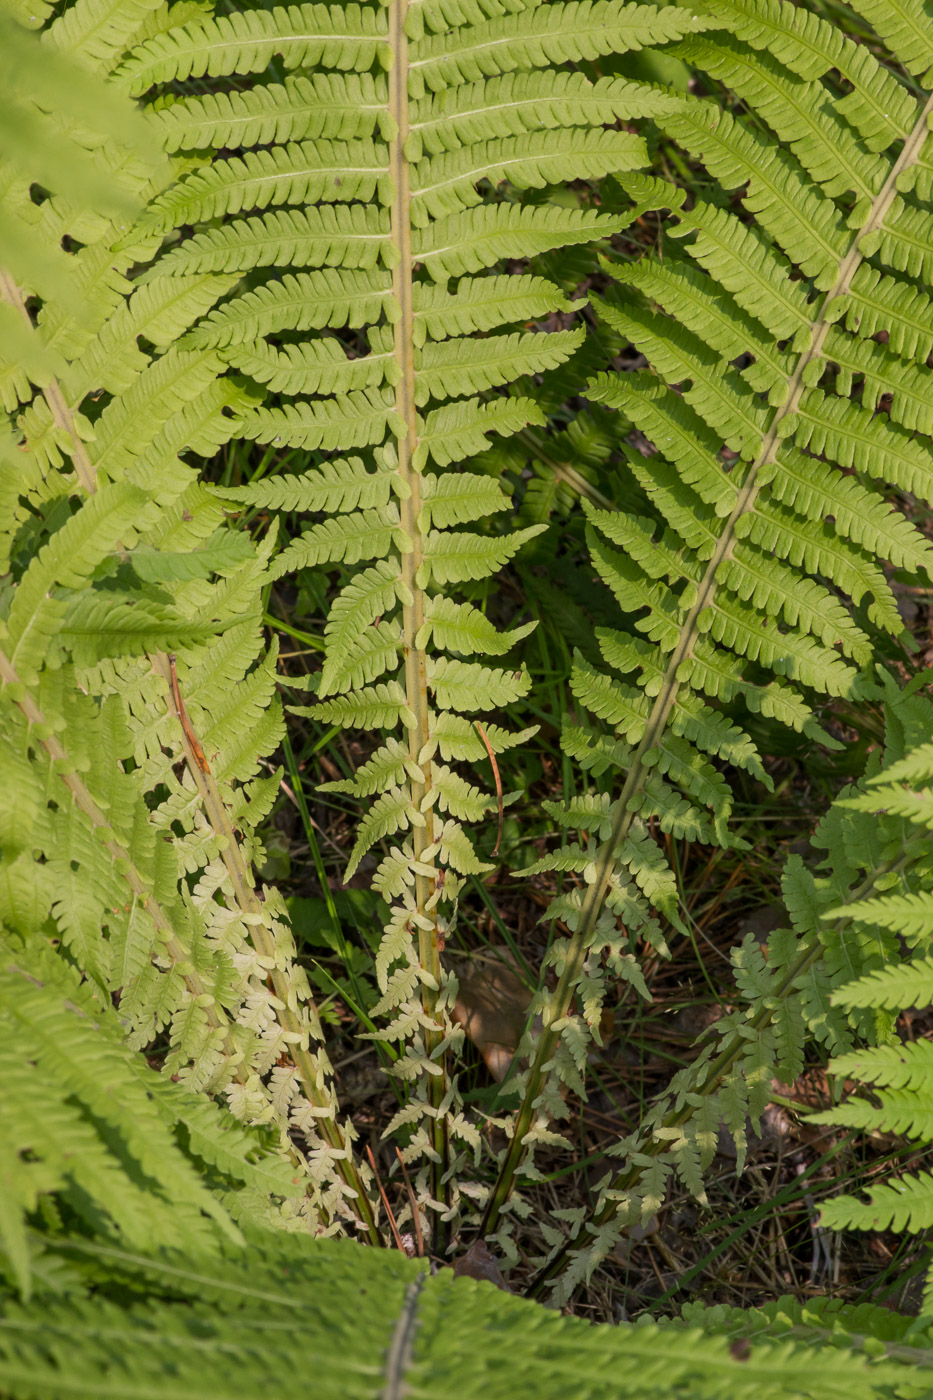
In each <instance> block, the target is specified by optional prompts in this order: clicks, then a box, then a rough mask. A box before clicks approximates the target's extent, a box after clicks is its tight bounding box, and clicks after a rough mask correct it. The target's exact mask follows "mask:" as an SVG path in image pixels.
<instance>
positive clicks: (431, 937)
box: [389, 0, 450, 1254]
mask: <svg viewBox="0 0 933 1400" xmlns="http://www.w3.org/2000/svg"><path fill="white" fill-rule="evenodd" d="M407 17H408V0H392V3H391V5H390V8H389V45H390V48H391V50H392V56H393V61H392V66H391V68H390V70H389V111H390V112H391V114H392V117H393V119H394V121H395V124H396V127H397V131H396V135H395V139H394V140H393V141H392V142H391V143H390V147H389V152H390V154H389V162H390V164H389V169H390V173H391V175H392V180H393V182H394V185H395V194H394V199H393V202H392V242H393V244H394V245H395V250H396V253H397V257H398V260H397V263H396V266H395V268H394V270H393V274H392V291H393V293H394V295H395V300H396V302H397V304H398V310H399V312H400V315H399V316H398V319H397V321H396V323H395V331H394V333H395V341H394V348H395V358H396V361H397V363H398V366H399V368H400V369H401V371H402V373H401V378H400V380H399V383H398V385H397V386H396V390H395V409H396V413H397V414H398V416H399V418H400V419H401V421H402V423H403V424H404V435H403V436H402V437H401V438H400V439H399V443H398V455H399V464H398V471H399V476H400V477H401V479H402V481H403V483H404V485H405V487H406V488H407V493H406V499H404V500H402V501H401V502H400V520H401V527H402V530H403V531H404V533H405V535H406V536H407V538H408V542H409V544H410V549H409V550H408V552H407V553H405V554H403V555H402V560H401V572H402V582H403V584H404V585H405V589H406V590H407V593H406V595H405V596H406V598H408V599H409V600H410V601H406V602H403V605H402V634H403V639H404V655H405V700H406V703H407V705H408V708H409V709H410V710H411V712H412V714H413V715H414V716H415V724H414V727H413V728H411V729H409V731H408V752H409V756H410V757H411V759H412V761H413V762H414V763H415V764H416V765H417V767H418V768H419V769H420V770H421V773H422V775H423V780H422V781H421V782H416V781H414V780H412V779H410V780H409V781H410V782H411V801H412V806H413V807H414V808H415V809H416V810H417V811H421V812H423V814H424V823H425V824H424V826H416V827H414V829H413V836H412V843H413V851H414V857H415V860H416V861H417V862H420V863H422V864H424V856H423V853H424V852H425V851H426V850H428V849H429V848H430V847H431V846H433V845H434V842H435V827H434V809H433V806H431V805H428V803H427V799H428V797H429V794H430V792H431V787H432V782H431V761H430V757H429V754H430V749H429V747H428V746H429V744H430V741H431V710H430V705H429V701H428V683H427V656H426V654H425V651H424V648H423V647H420V646H418V644H417V638H418V633H419V631H420V630H421V628H422V627H423V625H424V593H423V591H422V589H421V587H420V586H419V584H418V582H417V574H418V570H419V569H420V567H421V564H422V561H423V558H424V537H423V534H422V529H421V473H420V471H419V470H418V468H417V467H416V466H415V464H414V457H415V452H416V449H417V446H418V414H417V409H416V405H415V363H414V305H413V300H414V298H413V290H412V286H413V278H412V272H413V268H412V252H411V179H410V168H409V162H408V157H407V155H406V150H405V148H406V144H407V142H408V138H409V119H408V36H407V35H406V33H405V22H406V19H407ZM432 863H433V862H432ZM437 895H438V877H437V876H429V875H421V874H418V875H416V876H415V901H416V908H417V912H418V915H419V919H418V959H419V962H420V965H421V968H422V970H423V972H424V973H425V974H426V977H425V979H424V980H423V981H422V984H421V1005H422V1008H423V1010H424V1014H425V1016H426V1017H427V1019H428V1020H429V1021H430V1022H431V1023H432V1026H433V1027H435V1029H429V1030H428V1029H426V1030H425V1032H424V1040H425V1050H426V1051H427V1055H428V1058H429V1060H430V1061H431V1062H432V1063H433V1064H434V1065H436V1072H435V1073H432V1074H430V1075H429V1084H428V1098H429V1103H430V1107H431V1112H432V1124H431V1134H430V1136H431V1148H432V1161H431V1195H432V1197H433V1199H434V1200H435V1201H436V1202H438V1204H439V1205H440V1206H441V1207H442V1208H443V1209H445V1210H446V1209H447V1208H448V1207H449V1204H450V1186H449V1181H448V1179H447V1178H448V1166H449V1159H450V1143H449V1139H448V1132H447V1125H446V1121H445V1119H444V1116H443V1113H442V1105H443V1103H444V1099H445V1098H446V1096H447V1091H448V1087H449V1086H448V1071H447V1056H446V1052H445V1049H444V1042H445V1040H446V1032H445V1029H444V1025H443V1024H442V1023H441V1022H439V1021H438V1015H439V1014H440V1010H439V1006H438V1000H439V995H440V989H441V975H442V974H441V959H440V931H439V929H438V922H437V912H436V904H437ZM423 925H426V926H423ZM446 1233H447V1231H446V1227H445V1225H444V1224H443V1222H441V1221H438V1222H437V1224H436V1227H435V1231H434V1248H435V1252H436V1253H439V1254H443V1252H444V1250H445V1247H446V1238H445V1236H446Z"/></svg>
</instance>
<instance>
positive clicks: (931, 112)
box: [481, 97, 933, 1234]
mask: <svg viewBox="0 0 933 1400" xmlns="http://www.w3.org/2000/svg"><path fill="white" fill-rule="evenodd" d="M931 116H933V97H931V98H930V99H929V100H928V101H927V103H926V105H925V106H924V107H923V109H922V111H921V112H920V115H919V117H918V119H917V122H916V125H915V126H914V129H913V131H912V132H911V134H910V136H909V137H908V138H907V140H906V141H905V142H904V146H903V148H902V150H901V153H900V155H899V156H898V158H897V160H896V161H895V162H894V164H893V165H892V167H891V170H890V172H889V174H888V177H887V179H886V180H885V182H884V185H883V186H882V188H881V190H880V192H879V193H878V195H877V196H876V198H875V200H874V201H873V203H872V205H871V208H870V209H869V211H868V215H867V217H866V219H865V222H864V223H863V224H862V226H861V228H860V229H858V230H857V232H856V233H855V234H854V235H853V238H852V241H851V243H850V245H849V248H848V251H847V252H846V255H845V257H844V258H843V259H842V261H841V263H840V265H839V271H838V274H837V276H836V280H835V282H834V284H833V286H832V287H831V288H830V290H829V291H828V292H827V293H826V295H825V296H824V298H823V300H822V302H821V303H820V305H819V309H818V311H817V314H816V316H815V317H814V319H813V321H812V322H811V326H810V343H809V345H808V346H807V348H806V349H805V350H804V351H803V352H802V353H801V354H800V356H799V357H798V359H797V363H796V365H795V367H794V371H793V374H792V375H791V376H790V379H789V380H788V384H787V391H786V393H785V395H784V400H783V402H782V403H781V404H780V406H779V407H778V408H776V409H775V412H774V416H773V418H772V420H771V425H770V427H769V429H768V431H767V433H766V434H765V437H764V440H763V442H762V445H761V450H760V452H759V453H758V456H757V457H756V458H755V461H754V462H753V463H752V465H751V467H750V468H749V471H748V475H747V476H746V478H745V481H744V483H743V486H742V488H741V490H740V491H739V494H738V497H737V499H736V503H735V506H734V507H733V510H732V513H731V515H730V516H729V518H728V520H727V521H726V522H725V525H724V527H723V531H722V534H721V535H720V537H719V541H718V543H717V545H716V549H715V551H714V552H713V555H712V557H711V559H710V561H709V563H708V565H707V567H706V571H705V572H704V574H703V578H702V580H701V582H700V584H699V587H698V589H697V597H696V602H695V603H694V604H693V607H692V608H691V609H690V611H689V613H688V614H687V617H686V618H685V620H684V623H683V626H682V628H681V631H680V636H679V638H678V641H677V645H676V647H675V648H674V650H673V652H672V653H671V657H670V660H669V661H668V664H667V667H666V669H665V672H664V679H663V682H662V685H661V689H660V692H659V693H658V696H657V698H656V699H655V702H654V705H653V706H652V709H651V714H650V715H649V717H648V723H647V725H646V727H645V733H644V735H643V736H642V739H641V742H640V743H639V745H638V747H637V749H636V750H635V753H634V755H633V758H632V766H631V768H630V769H629V772H628V776H627V777H626V780H625V783H624V785H623V787H622V791H621V792H620V793H619V796H618V799H617V801H616V804H615V805H616V815H615V819H614V822H613V826H612V831H611V834H610V836H609V839H608V841H606V843H605V845H604V846H603V848H602V851H601V853H600V858H599V861H598V862H597V867H596V878H595V880H594V882H593V884H592V885H590V886H588V888H587V890H586V894H585V895H584V899H583V904H582V907H581V912H580V923H579V927H578V929H577V931H576V933H575V934H574V936H573V940H572V942H571V945H570V950H569V952H568V955H567V959H566V961H565V963H564V966H563V968H562V970H561V975H560V978H559V980H558V983H557V987H556V989H555V992H554V995H553V997H552V999H551V1003H550V1006H549V1007H548V1009H547V1011H546V1013H545V1015H546V1024H545V1026H544V1029H543V1030H542V1032H541V1035H540V1037H539V1039H538V1045H537V1049H536V1051H535V1055H534V1059H533V1061H532V1064H531V1068H530V1070H529V1073H528V1082H527V1087H526V1090H525V1096H524V1099H523V1101H522V1106H521V1108H520V1110H519V1113H518V1117H517V1119H516V1122H515V1127H514V1132H513V1135H512V1139H511V1142H510V1143H509V1148H508V1151H507V1153H506V1155H505V1159H504V1161H503V1163H502V1167H501V1169H500V1171H499V1176H498V1179H497V1181H496V1184H495V1186H494V1188H493V1191H492V1194H491V1195H490V1198H489V1202H488V1204H487V1207H486V1212H485V1215H484V1217H483V1223H482V1227H481V1233H483V1234H489V1233H491V1232H492V1231H493V1230H494V1229H495V1228H496V1225H497V1224H498V1220H499V1216H500V1214H501V1212H502V1207H503V1206H504V1205H505V1203H506V1201H507V1200H508V1199H509V1196H510V1195H511V1192H512V1188H513V1185H514V1181H515V1174H516V1172H517V1170H518V1168H519V1167H520V1166H521V1164H522V1162H523V1160H524V1158H525V1155H526V1152H527V1145H526V1140H527V1137H528V1133H529V1130H530V1128H531V1126H532V1124H533V1122H534V1118H535V1114H536V1112H537V1107H536V1106H537V1103H538V1099H539V1096H540V1093H541V1090H542V1087H543V1085H544V1082H545V1076H546V1073H547V1066H548V1064H549V1063H550V1061H551V1059H552V1057H553V1055H554V1051H555V1049H556V1047H557V1043H558V1040H559V1037H560V1032H559V1031H555V1030H554V1029H553V1027H554V1026H555V1025H560V1023H561V1022H562V1021H563V1019H564V1017H565V1016H567V1015H568V1014H569V1012H570V1008H571V1004H572V1002H573V995H574V988H575V987H576V985H577V983H578V981H579V979H580V974H581V972H582V969H583V964H584V961H585V959H586V953H587V948H588V945H589V941H590V938H591V937H592V934H593V931H594V929H595V927H596V923H597V920H598V918H599V915H600V913H601V911H602V908H603V904H604V903H605V900H606V896H607V894H608V892H609V886H610V880H611V878H612V873H613V870H614V869H615V864H616V853H617V852H618V851H619V849H620V847H621V845H622V842H623V841H624V840H625V838H626V836H627V834H628V831H629V829H630V827H631V824H632V820H633V817H634V811H633V805H634V804H633V803H632V799H633V798H634V797H635V796H636V794H637V793H639V792H640V791H641V788H642V785H643V783H644V781H645V778H646V776H647V773H648V765H646V763H645V758H646V756H647V755H649V754H650V753H651V751H652V750H653V749H654V747H655V745H656V744H657V743H658V741H659V740H660V738H661V736H662V735H663V733H664V731H665V729H666V728H667V723H668V720H669V718H670V714H671V710H672V709H673V707H674V703H675V701H676V699H677V693H678V690H679V688H680V671H681V666H682V665H683V663H684V662H685V661H688V660H689V658H690V656H691V654H692V652H693V648H694V646H695V645H696V641H697V638H698V637H699V636H700V633H701V629H700V626H699V623H700V618H701V615H702V613H703V611H704V609H705V608H707V607H709V605H710V604H711V603H712V601H713V598H714V596H715V593H716V585H717V575H718V572H719V568H720V566H721V564H722V563H723V562H724V561H725V560H726V559H728V558H729V556H730V555H731V553H732V550H733V548H734V547H735V543H736V525H737V523H738V521H739V520H741V519H742V517H743V516H746V515H750V514H751V512H752V511H753V510H754V509H755V503H756V501H757V499H758V496H759V493H760V492H761V490H762V488H763V487H764V486H765V485H767V483H768V481H769V480H770V474H769V468H771V467H772V466H773V465H774V463H775V461H776V459H777V452H778V448H779V446H780V442H781V435H780V428H781V425H782V423H783V422H784V421H785V419H787V418H788V417H789V416H790V415H791V414H792V413H794V412H796V410H797V406H798V404H799V402H800V396H801V394H802V393H803V390H804V387H805V384H804V373H805V371H806V369H807V366H808V365H810V364H811V363H812V362H813V361H814V360H817V359H818V358H819V357H820V356H821V355H822V353H823V345H824V343H825V341H826V336H827V335H828V333H829V329H830V325H831V322H830V320H829V319H828V316H827V312H828V310H829V307H830V305H831V303H832V302H833V301H834V300H835V299H836V298H837V297H841V296H844V295H845V294H846V293H847V292H848V290H849V288H850V285H851V282H852V278H853V276H854V274H855V271H856V269H857V268H858V266H859V264H860V263H861V262H862V260H863V256H864V255H863V254H862V253H861V252H860V244H861V242H862V240H863V239H864V238H866V237H867V235H868V234H870V233H873V232H874V231H875V230H876V229H879V228H880V227H881V225H882V223H883V222H884V218H885V215H886V214H887V212H888V210H889V208H890V206H891V203H892V201H893V199H894V197H895V195H896V193H897V181H898V179H899V177H900V176H901V175H902V174H903V172H904V171H905V170H907V169H909V167H910V166H911V165H913V164H914V163H915V162H916V160H917V159H918V157H919V154H920V150H921V147H922V146H923V143H924V141H925V140H926V137H927V135H928V131H929V127H928V123H929V120H930V118H931Z"/></svg>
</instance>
